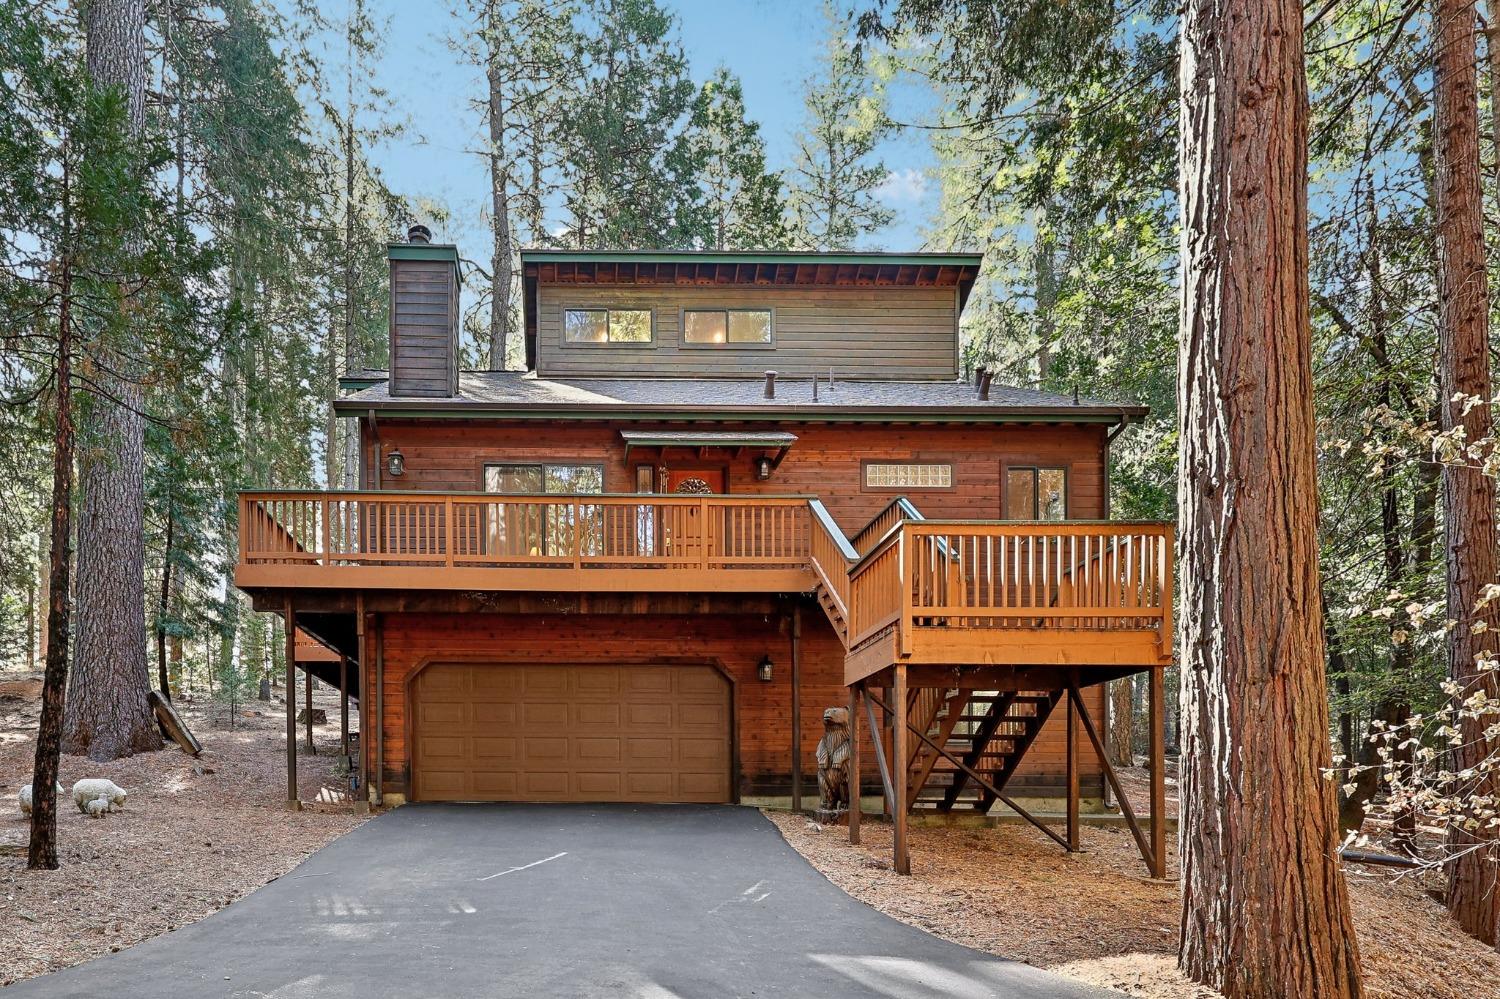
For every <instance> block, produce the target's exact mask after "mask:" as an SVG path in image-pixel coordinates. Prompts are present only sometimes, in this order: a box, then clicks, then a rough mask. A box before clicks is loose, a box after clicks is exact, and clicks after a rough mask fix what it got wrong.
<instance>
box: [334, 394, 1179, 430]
mask: <svg viewBox="0 0 1500 999" xmlns="http://www.w3.org/2000/svg"><path fill="white" fill-rule="evenodd" d="M333 408H334V410H335V411H336V412H344V413H349V414H360V413H364V412H367V411H369V410H372V409H373V410H376V411H379V412H388V413H400V414H402V415H406V416H429V417H435V418H442V419H486V420H496V419H528V420H534V419H541V418H545V419H555V420H609V419H615V420H632V419H672V420H695V421H722V420H725V419H739V420H794V421H798V422H818V421H833V422H860V421H864V422H871V423H913V422H918V423H920V422H943V423H956V422H969V423H1103V424H1118V423H1138V422H1140V421H1142V420H1144V419H1145V417H1146V415H1147V414H1148V413H1149V410H1148V409H1147V408H1146V407H1145V406H1000V405H989V406H838V407H832V406H716V407H714V408H712V409H705V408H703V407H695V406H675V405H663V404H597V403H594V404H590V403H523V402H514V403H483V402H473V401H469V400H441V399H382V400H361V399H359V398H357V397H355V398H346V399H338V400H335V402H334V404H333Z"/></svg>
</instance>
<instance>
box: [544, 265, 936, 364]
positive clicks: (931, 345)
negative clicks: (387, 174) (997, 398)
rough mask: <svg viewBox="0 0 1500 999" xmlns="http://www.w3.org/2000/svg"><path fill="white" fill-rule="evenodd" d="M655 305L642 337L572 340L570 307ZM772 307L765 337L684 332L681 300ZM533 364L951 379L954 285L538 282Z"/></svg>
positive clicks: (690, 305) (695, 305) (697, 305)
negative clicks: (703, 336)
mask: <svg viewBox="0 0 1500 999" xmlns="http://www.w3.org/2000/svg"><path fill="white" fill-rule="evenodd" d="M610 307H614V308H631V309H643V308H649V309H652V310H653V313H654V317H653V326H654V331H655V338H654V341H653V343H651V344H649V345H646V344H642V345H625V344H605V345H596V344H568V343H564V342H563V341H562V315H563V310H565V309H568V308H610ZM714 308H728V309H745V308H770V309H771V310H773V312H774V319H773V326H774V334H773V337H774V342H773V344H772V345H771V346H770V347H763V346H759V345H736V346H719V347H697V346H691V345H684V344H683V342H682V337H681V318H682V310H683V309H714ZM537 311H538V344H539V347H538V357H537V370H538V372H539V373H540V374H541V375H543V376H544V377H548V378H563V377H569V376H573V377H577V376H588V375H593V376H600V377H625V376H653V375H661V376H671V375H676V376H686V375H692V376H699V377H704V376H707V377H712V376H716V375H724V376H745V375H758V374H760V373H761V372H763V371H767V370H774V371H777V372H779V373H780V374H781V375H783V376H787V377H792V378H798V377H800V378H807V377H809V376H810V375H812V374H813V373H817V374H820V375H823V376H824V377H826V376H827V375H828V370H829V368H830V367H831V368H833V369H834V373H835V377H844V378H889V379H900V380H913V379H933V380H943V379H952V378H955V377H957V375H958V292H957V289H954V288H800V289H799V288H775V287H759V286H755V285H723V286H710V287H699V286H692V285H672V286H667V287H643V286H627V285H615V286H609V285H604V286H599V285H587V286H582V285H542V286H541V287H540V288H539V289H538V294H537Z"/></svg>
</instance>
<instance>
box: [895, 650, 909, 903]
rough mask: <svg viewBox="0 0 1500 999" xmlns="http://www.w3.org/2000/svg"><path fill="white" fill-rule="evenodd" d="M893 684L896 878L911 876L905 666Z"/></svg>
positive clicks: (900, 664) (902, 664)
mask: <svg viewBox="0 0 1500 999" xmlns="http://www.w3.org/2000/svg"><path fill="white" fill-rule="evenodd" d="M895 672H896V675H895V683H894V685H893V686H892V689H891V700H892V702H893V704H892V707H894V708H895V715H894V716H893V717H892V719H891V729H892V731H891V757H892V760H891V771H892V773H891V777H892V784H893V785H894V792H895V793H894V795H893V797H892V800H891V813H892V814H891V823H892V827H893V835H892V837H891V860H892V865H893V866H894V867H895V870H896V873H897V874H910V873H911V852H910V850H909V848H908V845H907V842H906V824H907V820H908V818H909V816H908V815H907V812H908V810H909V805H910V803H909V802H908V800H907V799H908V797H909V796H908V794H907V787H908V782H909V781H910V780H911V753H910V752H909V751H908V746H909V745H910V740H909V739H908V738H907V732H906V727H907V722H906V714H907V703H906V664H905V663H897V664H896V671H895Z"/></svg>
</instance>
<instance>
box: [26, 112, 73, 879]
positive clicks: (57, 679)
mask: <svg viewBox="0 0 1500 999" xmlns="http://www.w3.org/2000/svg"><path fill="white" fill-rule="evenodd" d="M71 180H72V165H71V164H70V163H69V162H68V148H67V142H66V141H64V143H63V163H62V185H63V187H62V190H63V204H62V232H63V236H62V252H61V253H60V254H59V257H60V260H61V266H60V267H59V269H58V270H59V277H60V279H61V280H60V281H59V288H58V303H59V306H58V321H57V366H56V370H55V374H54V378H55V380H56V385H55V387H54V395H55V397H56V406H57V412H56V414H55V418H54V422H53V431H52V432H53V445H52V537H51V546H50V557H49V559H48V565H49V569H48V574H47V575H48V578H47V608H48V609H47V631H48V636H47V651H46V658H47V666H46V672H45V673H44V674H43V677H42V715H41V719H40V721H39V723H38V725H37V733H36V756H35V759H34V764H33V767H32V774H31V839H30V842H29V843H28V844H27V847H26V866H27V867H28V868H30V869H32V870H49V871H52V870H56V869H57V786H56V785H57V771H58V757H59V755H60V754H61V752H62V727H63V696H64V691H65V689H66V687H67V683H68V612H69V605H68V599H69V596H70V593H69V589H68V587H69V576H68V569H69V566H70V564H71V561H72V553H71V552H70V551H69V549H68V542H69V540H70V535H71V533H72V530H73V363H72V354H73V317H72V311H71V310H72V304H73V287H72V285H73V259H72V255H73V251H72V233H71V231H70V230H71V227H72V224H73V223H72V212H71V204H72V194H71Z"/></svg>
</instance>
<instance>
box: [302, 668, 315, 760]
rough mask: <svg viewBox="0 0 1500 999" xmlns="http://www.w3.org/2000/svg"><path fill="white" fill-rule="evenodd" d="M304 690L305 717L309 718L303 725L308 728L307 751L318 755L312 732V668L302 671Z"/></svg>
mask: <svg viewBox="0 0 1500 999" xmlns="http://www.w3.org/2000/svg"><path fill="white" fill-rule="evenodd" d="M302 690H303V693H304V696H303V698H302V711H303V717H305V718H306V719H307V722H306V724H305V725H304V726H303V727H304V728H305V729H306V730H307V752H308V754H309V755H312V756H316V755H318V747H317V746H316V745H315V744H314V743H313V734H312V695H313V675H312V672H311V671H310V670H305V669H304V670H303V671H302Z"/></svg>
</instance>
